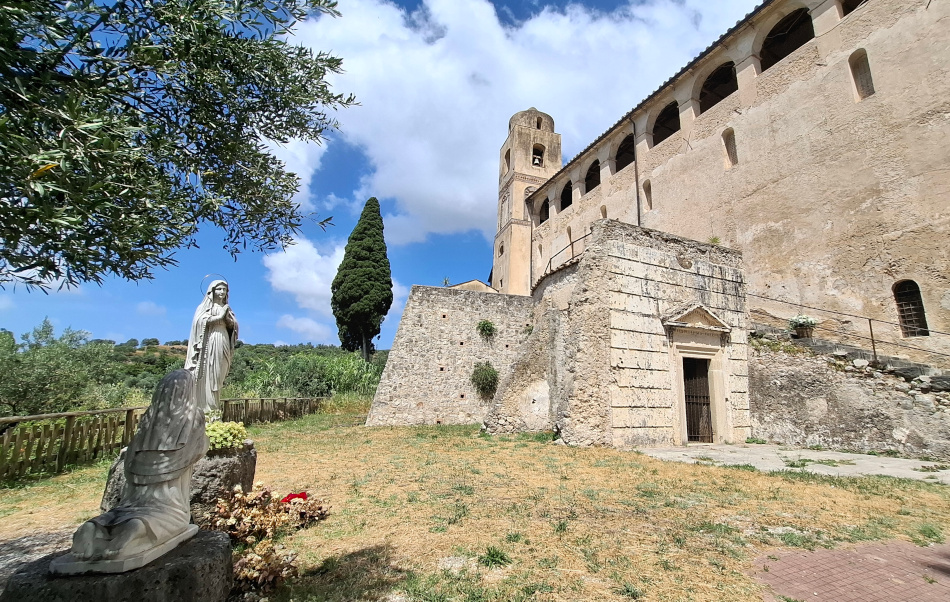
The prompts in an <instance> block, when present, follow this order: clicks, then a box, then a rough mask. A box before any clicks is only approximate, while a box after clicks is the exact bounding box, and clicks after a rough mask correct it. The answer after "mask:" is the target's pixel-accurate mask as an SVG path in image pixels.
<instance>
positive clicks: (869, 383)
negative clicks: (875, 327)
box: [749, 347, 950, 460]
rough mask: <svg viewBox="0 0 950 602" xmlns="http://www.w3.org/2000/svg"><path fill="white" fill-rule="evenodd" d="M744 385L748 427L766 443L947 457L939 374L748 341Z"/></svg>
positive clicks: (948, 418)
mask: <svg viewBox="0 0 950 602" xmlns="http://www.w3.org/2000/svg"><path fill="white" fill-rule="evenodd" d="M855 363H857V364H858V365H857V366H855ZM749 392H750V410H751V413H752V434H753V436H754V437H758V438H761V439H766V440H768V441H769V442H770V443H784V444H788V445H800V446H809V445H821V446H824V447H829V448H834V449H853V450H855V451H862V452H868V451H876V452H882V451H887V450H893V451H896V452H899V453H901V454H903V455H908V456H929V457H932V458H935V459H936V458H939V459H942V460H950V392H948V391H947V382H946V377H928V376H923V377H918V378H916V379H914V380H912V381H910V382H908V381H907V380H905V379H904V378H901V377H900V376H897V375H895V374H889V373H887V372H885V371H880V370H876V369H874V368H873V367H872V366H869V365H867V362H866V361H865V362H862V361H860V360H855V361H854V362H852V361H848V360H841V359H837V358H835V357H833V356H828V355H812V354H811V353H805V354H789V353H784V352H781V351H770V350H768V349H765V348H755V347H753V350H752V352H751V353H750V357H749Z"/></svg>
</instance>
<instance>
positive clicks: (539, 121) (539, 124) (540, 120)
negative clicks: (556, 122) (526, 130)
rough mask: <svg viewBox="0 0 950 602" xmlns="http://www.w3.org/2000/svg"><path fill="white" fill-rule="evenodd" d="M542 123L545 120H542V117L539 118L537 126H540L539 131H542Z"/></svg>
mask: <svg viewBox="0 0 950 602" xmlns="http://www.w3.org/2000/svg"><path fill="white" fill-rule="evenodd" d="M542 122H543V120H542V119H541V118H540V117H538V121H537V126H538V129H539V130H540V129H541V123H542Z"/></svg>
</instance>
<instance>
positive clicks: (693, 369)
mask: <svg viewBox="0 0 950 602" xmlns="http://www.w3.org/2000/svg"><path fill="white" fill-rule="evenodd" d="M683 388H684V391H685V392H686V436H687V439H688V440H689V441H695V442H701V443H712V440H713V430H712V415H711V414H710V410H709V360H706V359H698V358H693V357H684V358H683Z"/></svg>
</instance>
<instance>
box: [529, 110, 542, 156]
mask: <svg viewBox="0 0 950 602" xmlns="http://www.w3.org/2000/svg"><path fill="white" fill-rule="evenodd" d="M539 119H540V118H539ZM531 165H534V166H535V167H544V146H542V145H540V144H535V145H534V148H533V149H531Z"/></svg>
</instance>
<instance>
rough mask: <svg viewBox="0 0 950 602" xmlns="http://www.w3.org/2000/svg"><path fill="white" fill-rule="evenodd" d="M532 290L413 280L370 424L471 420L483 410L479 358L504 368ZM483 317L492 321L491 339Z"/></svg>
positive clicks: (527, 319)
mask: <svg viewBox="0 0 950 602" xmlns="http://www.w3.org/2000/svg"><path fill="white" fill-rule="evenodd" d="M532 304H533V301H532V299H531V297H520V296H514V295H502V294H498V293H486V292H476V291H468V290H464V289H453V288H437V287H429V286H418V285H417V286H413V287H412V290H411V291H410V293H409V298H408V299H407V300H406V307H405V309H404V310H403V315H402V320H401V321H400V322H399V328H398V329H397V331H396V338H395V340H394V341H393V346H392V350H391V351H390V352H389V359H388V360H387V362H386V368H385V369H384V370H383V374H382V378H381V380H380V383H379V387H378V388H377V389H376V396H375V397H374V398H373V405H372V406H371V408H370V411H369V416H368V417H367V419H366V424H367V425H371V426H372V425H394V424H437V423H441V424H470V423H477V422H479V421H480V420H481V419H482V417H483V416H484V414H485V410H486V408H487V406H488V400H484V399H481V398H480V397H479V396H478V394H477V393H476V392H475V390H474V388H473V387H472V383H471V376H472V369H473V368H474V366H475V363H476V362H485V361H488V362H491V363H492V365H493V366H495V368H496V369H498V370H499V371H500V372H505V371H506V370H507V368H508V367H509V366H510V365H511V364H512V363H513V362H514V359H515V357H516V353H517V349H518V347H519V346H520V344H521V343H522V342H523V341H524V339H525V338H526V336H527V334H526V332H525V326H526V325H527V324H530V323H531V307H532ZM481 320H489V321H491V322H492V323H494V325H495V328H496V329H497V333H496V334H495V336H494V337H492V338H490V339H485V338H483V337H482V336H480V335H479V334H478V332H477V331H476V329H475V327H476V325H477V324H478V323H479V322H480V321H481Z"/></svg>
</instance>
